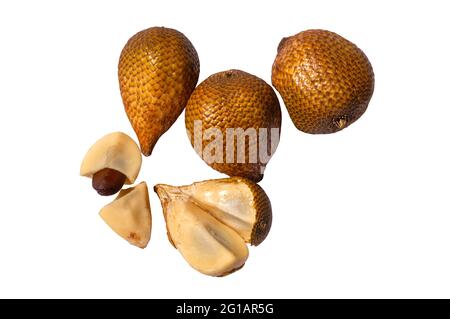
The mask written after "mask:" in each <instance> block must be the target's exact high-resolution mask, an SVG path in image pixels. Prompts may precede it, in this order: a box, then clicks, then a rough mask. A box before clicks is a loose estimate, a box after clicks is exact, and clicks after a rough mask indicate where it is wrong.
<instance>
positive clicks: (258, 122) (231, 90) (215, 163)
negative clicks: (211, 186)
mask: <svg viewBox="0 0 450 319" xmlns="http://www.w3.org/2000/svg"><path fill="white" fill-rule="evenodd" d="M185 114H186V118H185V124H186V130H187V132H188V134H189V138H190V141H191V144H192V146H193V147H194V149H195V150H196V152H197V153H198V154H199V155H200V156H201V157H202V159H203V160H204V161H205V162H206V163H207V164H208V165H209V166H211V167H212V168H213V169H215V170H217V171H219V172H221V173H224V174H227V175H229V176H242V177H246V178H249V179H251V180H252V181H254V182H258V181H260V180H261V179H262V178H263V174H264V169H265V167H266V165H267V163H268V161H269V159H270V157H271V156H272V155H273V153H274V152H275V149H276V147H277V145H278V141H279V130H280V128H281V110H280V104H279V102H278V98H277V96H276V94H275V91H274V90H273V89H272V87H271V86H270V85H268V84H267V83H266V82H264V81H263V80H262V79H260V78H258V77H256V76H254V75H252V74H249V73H246V72H244V71H240V70H228V71H224V72H219V73H216V74H213V75H211V76H210V77H208V78H207V79H206V80H205V81H203V82H202V83H200V84H199V85H198V86H197V88H196V89H195V90H194V92H193V93H192V95H191V97H190V98H189V101H188V104H187V106H186V112H185ZM198 124H199V125H198ZM273 133H274V134H273ZM242 146H244V148H243V147H242Z"/></svg>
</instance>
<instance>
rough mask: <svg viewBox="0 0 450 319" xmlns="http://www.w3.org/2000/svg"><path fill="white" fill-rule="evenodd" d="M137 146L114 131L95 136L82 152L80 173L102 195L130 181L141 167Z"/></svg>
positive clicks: (134, 178) (132, 180)
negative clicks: (89, 179)
mask: <svg viewBox="0 0 450 319" xmlns="http://www.w3.org/2000/svg"><path fill="white" fill-rule="evenodd" d="M141 163H142V156H141V151H140V150H139V146H138V145H137V144H136V143H135V142H134V141H133V139H132V138H131V137H129V136H128V135H126V134H125V133H122V132H114V133H110V134H108V135H105V136H104V137H102V138H101V139H99V140H98V141H97V142H96V143H95V144H94V145H93V146H92V147H91V148H90V149H89V150H88V152H87V153H86V155H85V157H84V159H83V162H82V163H81V168H80V175H81V176H86V177H90V178H92V186H93V188H94V189H95V190H96V191H97V192H98V193H99V194H100V195H104V196H109V195H113V194H115V193H117V192H118V191H119V190H121V189H122V187H123V185H124V184H133V183H134V181H135V180H136V178H137V176H138V174H139V170H140V169H141Z"/></svg>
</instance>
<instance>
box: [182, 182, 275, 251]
mask: <svg viewBox="0 0 450 319" xmlns="http://www.w3.org/2000/svg"><path fill="white" fill-rule="evenodd" d="M179 189H180V191H181V192H183V193H185V194H187V195H188V196H189V197H190V199H191V200H192V201H193V202H195V203H196V204H197V205H199V206H201V207H203V208H204V209H205V210H207V211H208V212H209V213H210V214H211V215H212V216H214V217H215V218H216V219H218V220H219V221H221V222H222V223H224V224H225V225H227V226H229V227H231V228H232V229H234V230H235V231H236V232H237V233H238V234H239V235H240V236H241V237H242V238H243V239H244V240H245V241H246V242H247V243H251V244H252V245H255V246H257V245H259V244H260V243H261V242H262V241H263V240H264V239H265V238H266V237H267V234H268V233H269V231H270V227H271V225H272V207H271V204H270V200H269V197H267V195H266V193H265V192H264V190H263V189H262V188H261V187H260V186H259V185H257V184H255V183H253V182H252V181H250V180H248V179H246V178H241V177H232V178H224V179H216V180H208V181H204V182H198V183H194V184H192V185H189V186H182V187H180V188H179Z"/></svg>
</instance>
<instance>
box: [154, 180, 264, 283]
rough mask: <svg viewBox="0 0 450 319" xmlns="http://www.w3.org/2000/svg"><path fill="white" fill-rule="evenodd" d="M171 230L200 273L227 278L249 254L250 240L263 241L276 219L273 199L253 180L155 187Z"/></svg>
mask: <svg viewBox="0 0 450 319" xmlns="http://www.w3.org/2000/svg"><path fill="white" fill-rule="evenodd" d="M155 192H156V193H157V194H158V196H159V199H160V200H161V204H162V207H163V212H164V217H165V220H166V227H167V234H168V237H169V240H170V241H171V243H172V244H173V245H174V246H175V248H177V249H178V250H179V251H180V253H181V254H182V255H183V257H184V258H185V259H186V261H187V262H188V263H189V264H190V265H191V266H192V267H193V268H195V269H197V270H198V271H200V272H202V273H204V274H207V275H211V276H224V275H227V274H229V273H231V272H234V271H235V270H237V269H239V268H241V267H242V266H243V265H244V263H245V261H246V260H247V258H248V248H247V246H246V243H251V244H253V245H258V244H260V243H261V242H262V241H263V240H264V239H265V238H266V236H267V234H268V232H269V230H270V226H271V223H272V209H271V205H270V200H269V198H268V197H267V195H266V193H265V192H264V190H263V189H262V188H261V187H259V186H258V185H256V184H255V183H253V182H252V181H250V180H248V179H246V178H241V177H233V178H224V179H217V180H208V181H203V182H198V183H194V184H192V185H188V186H180V187H177V186H170V185H163V184H158V185H156V186H155Z"/></svg>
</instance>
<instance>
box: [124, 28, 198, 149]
mask: <svg viewBox="0 0 450 319" xmlns="http://www.w3.org/2000/svg"><path fill="white" fill-rule="evenodd" d="M199 72H200V62H199V59H198V55H197V52H196V50H195V48H194V46H193V45H192V43H191V42H190V41H189V39H188V38H186V36H184V34H182V33H181V32H179V31H177V30H174V29H169V28H164V27H153V28H149V29H146V30H143V31H141V32H138V33H137V34H135V35H134V36H133V37H131V38H130V39H129V40H128V42H127V44H126V45H125V47H124V48H123V50H122V53H121V55H120V61H119V84H120V92H121V95H122V100H123V103H124V105H125V111H126V113H127V115H128V119H129V120H130V122H131V125H132V126H133V129H134V131H135V132H136V134H137V137H138V139H139V143H140V145H141V150H142V153H143V154H144V155H146V156H148V155H150V154H151V152H152V150H153V147H154V146H155V143H156V142H157V141H158V139H159V137H160V136H161V135H162V134H164V133H165V132H166V131H167V130H168V129H169V128H170V127H171V126H172V124H173V123H174V122H175V120H176V119H177V118H178V116H179V115H180V114H181V112H182V111H183V109H184V107H185V106H186V103H187V100H188V99H189V96H190V95H191V93H192V91H193V90H194V88H195V85H196V84H197V81H198V76H199Z"/></svg>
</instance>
